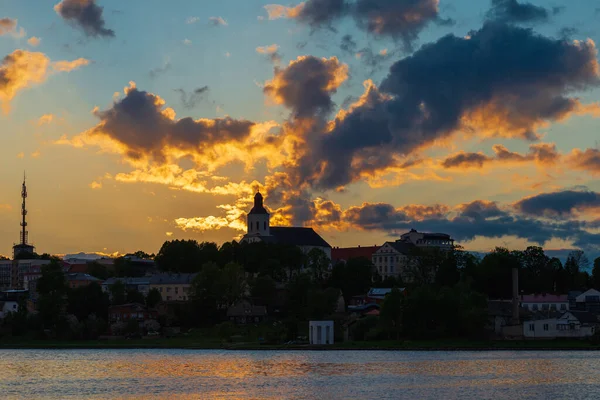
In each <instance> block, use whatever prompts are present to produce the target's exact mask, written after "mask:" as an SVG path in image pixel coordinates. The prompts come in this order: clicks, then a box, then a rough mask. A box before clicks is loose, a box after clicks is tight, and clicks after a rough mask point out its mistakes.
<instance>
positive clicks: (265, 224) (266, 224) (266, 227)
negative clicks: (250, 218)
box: [264, 221, 267, 231]
mask: <svg viewBox="0 0 600 400" xmlns="http://www.w3.org/2000/svg"><path fill="white" fill-rule="evenodd" d="M264 229H265V231H266V230H267V221H265V228H264Z"/></svg>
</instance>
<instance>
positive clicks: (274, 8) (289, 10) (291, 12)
mask: <svg viewBox="0 0 600 400" xmlns="http://www.w3.org/2000/svg"><path fill="white" fill-rule="evenodd" d="M264 8H265V10H267V14H269V19H270V20H274V19H280V18H296V17H298V15H300V12H302V9H303V8H304V3H300V4H298V5H297V6H294V7H286V6H282V5H280V4H267V5H265V6H264Z"/></svg>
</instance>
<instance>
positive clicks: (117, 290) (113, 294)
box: [108, 280, 127, 306]
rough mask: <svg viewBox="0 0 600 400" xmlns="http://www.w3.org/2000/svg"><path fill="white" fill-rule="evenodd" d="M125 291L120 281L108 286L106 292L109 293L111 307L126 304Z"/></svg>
mask: <svg viewBox="0 0 600 400" xmlns="http://www.w3.org/2000/svg"><path fill="white" fill-rule="evenodd" d="M125 289H126V287H125V283H123V281H121V280H117V281H116V282H115V283H113V284H112V285H110V287H109V288H108V290H109V291H110V303H111V304H112V305H113V306H118V305H121V304H125V303H126V302H127V293H126V290H125Z"/></svg>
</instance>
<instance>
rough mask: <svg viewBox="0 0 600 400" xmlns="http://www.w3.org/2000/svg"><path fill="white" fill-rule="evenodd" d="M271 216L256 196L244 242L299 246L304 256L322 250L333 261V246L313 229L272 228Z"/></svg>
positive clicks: (248, 218) (260, 196) (260, 199)
mask: <svg viewBox="0 0 600 400" xmlns="http://www.w3.org/2000/svg"><path fill="white" fill-rule="evenodd" d="M269 220H270V215H269V212H268V211H267V209H266V208H265V206H264V205H263V197H262V194H260V192H258V193H256V195H255V196H254V207H252V210H250V212H249V213H248V216H247V225H248V232H247V233H246V234H245V235H244V237H243V239H242V242H245V243H254V242H259V241H262V242H266V243H280V244H288V245H294V246H298V247H299V248H300V249H301V250H302V252H303V253H304V254H308V252H309V251H311V250H312V249H315V248H316V249H319V250H322V251H323V252H324V253H325V254H326V255H327V258H329V259H330V260H331V246H330V245H329V243H327V242H326V241H325V240H324V239H323V238H322V237H321V236H320V235H319V234H318V233H317V232H315V231H314V229H313V228H296V227H286V226H270V224H269V222H270V221H269Z"/></svg>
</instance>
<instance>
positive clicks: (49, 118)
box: [37, 114, 54, 126]
mask: <svg viewBox="0 0 600 400" xmlns="http://www.w3.org/2000/svg"><path fill="white" fill-rule="evenodd" d="M53 120H54V115H52V114H44V115H42V116H41V117H40V118H39V119H38V121H37V124H38V126H42V125H44V124H50V123H52V121H53Z"/></svg>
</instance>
